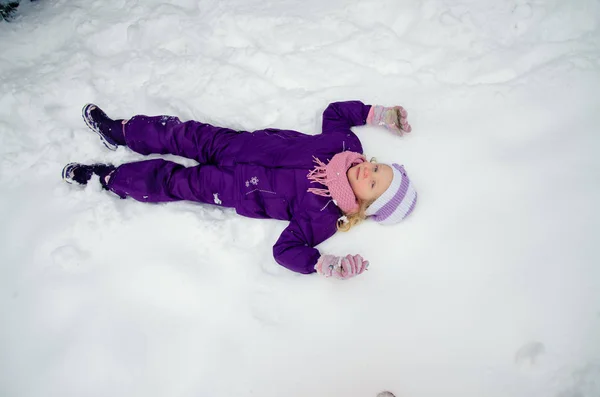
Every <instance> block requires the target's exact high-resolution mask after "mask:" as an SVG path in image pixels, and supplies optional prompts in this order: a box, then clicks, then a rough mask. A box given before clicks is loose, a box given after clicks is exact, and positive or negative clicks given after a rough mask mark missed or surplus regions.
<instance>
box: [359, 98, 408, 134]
mask: <svg viewBox="0 0 600 397" xmlns="http://www.w3.org/2000/svg"><path fill="white" fill-rule="evenodd" d="M407 117H408V112H407V111H406V109H404V108H403V107H402V106H393V107H385V106H380V105H374V106H372V107H371V111H370V112H369V116H368V117H367V124H371V125H380V126H383V127H385V128H387V129H388V130H390V131H393V132H395V133H397V134H399V135H402V134H404V133H405V132H407V133H408V132H411V131H412V127H411V126H410V124H408V121H407Z"/></svg>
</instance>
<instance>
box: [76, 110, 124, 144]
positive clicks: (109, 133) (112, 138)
mask: <svg viewBox="0 0 600 397" xmlns="http://www.w3.org/2000/svg"><path fill="white" fill-rule="evenodd" d="M81 116H82V117H83V121H85V124H86V125H87V126H88V127H90V129H91V130H92V131H94V132H95V133H96V134H98V136H99V137H100V140H101V141H102V143H103V144H104V146H106V147H107V148H108V149H110V150H117V147H118V146H119V145H125V135H123V120H112V119H111V118H110V117H108V116H107V115H106V113H104V112H103V111H102V109H100V108H99V107H98V106H96V105H94V104H93V103H88V104H87V105H85V106H84V107H83V109H82V110H81Z"/></svg>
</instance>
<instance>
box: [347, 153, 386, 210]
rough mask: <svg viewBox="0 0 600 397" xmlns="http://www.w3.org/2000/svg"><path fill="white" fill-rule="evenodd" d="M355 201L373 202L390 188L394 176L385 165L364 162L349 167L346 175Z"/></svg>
mask: <svg viewBox="0 0 600 397" xmlns="http://www.w3.org/2000/svg"><path fill="white" fill-rule="evenodd" d="M346 175H347V176H348V182H350V187H351V188H352V190H353V191H354V195H355V196H356V198H357V199H359V200H362V201H367V202H372V201H375V200H376V199H377V198H379V196H381V195H382V194H383V192H385V191H386V190H387V188H388V187H390V184H391V183H392V178H393V176H394V174H393V172H392V167H390V166H389V165H387V164H380V163H369V162H366V161H365V162H364V163H360V164H357V165H355V166H354V167H351V168H350V169H349V170H348V172H347V173H346Z"/></svg>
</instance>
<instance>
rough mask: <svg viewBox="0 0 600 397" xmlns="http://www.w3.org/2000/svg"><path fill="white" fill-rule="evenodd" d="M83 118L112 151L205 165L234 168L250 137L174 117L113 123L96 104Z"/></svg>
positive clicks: (84, 112) (87, 110) (146, 117)
mask: <svg viewBox="0 0 600 397" xmlns="http://www.w3.org/2000/svg"><path fill="white" fill-rule="evenodd" d="M82 114H83V119H84V121H85V123H86V124H87V125H88V127H89V128H90V129H92V131H94V132H96V133H97V134H98V135H99V136H100V139H101V140H102V143H104V145H105V146H106V147H107V148H109V149H111V150H116V149H117V147H118V146H119V145H127V146H128V147H129V148H131V149H132V150H134V151H136V152H138V153H141V154H151V153H158V154H174V155H177V156H182V157H187V158H190V159H194V160H196V161H198V162H199V163H201V164H219V165H230V164H232V163H233V159H234V158H235V157H236V154H237V153H238V152H239V150H240V148H241V147H242V143H243V141H244V139H248V136H249V135H250V134H249V133H245V132H239V131H234V130H231V129H228V128H222V127H215V126H212V125H210V124H206V123H201V122H198V121H186V122H181V121H180V120H179V119H178V118H177V117H173V116H154V117H150V116H143V115H138V116H134V117H132V118H131V119H130V120H113V119H111V118H110V117H108V116H107V115H106V113H104V112H103V111H102V109H100V108H99V107H97V106H96V105H94V104H87V105H85V106H84V107H83V112H82Z"/></svg>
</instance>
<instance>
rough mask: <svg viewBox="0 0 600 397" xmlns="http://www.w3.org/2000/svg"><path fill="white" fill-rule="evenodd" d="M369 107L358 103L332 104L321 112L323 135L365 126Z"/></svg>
mask: <svg viewBox="0 0 600 397" xmlns="http://www.w3.org/2000/svg"><path fill="white" fill-rule="evenodd" d="M370 110H371V105H365V104H364V103H362V102H360V101H347V102H334V103H332V104H330V105H329V106H327V109H325V111H324V112H323V134H327V133H330V132H336V131H338V132H339V131H341V132H343V131H346V130H349V129H350V128H351V127H354V126H358V125H365V124H366V123H367V116H368V115H369V111H370Z"/></svg>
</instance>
